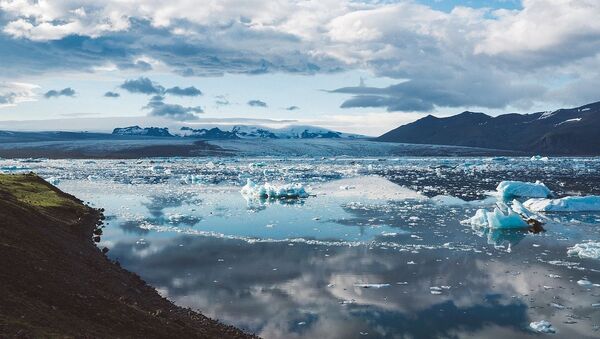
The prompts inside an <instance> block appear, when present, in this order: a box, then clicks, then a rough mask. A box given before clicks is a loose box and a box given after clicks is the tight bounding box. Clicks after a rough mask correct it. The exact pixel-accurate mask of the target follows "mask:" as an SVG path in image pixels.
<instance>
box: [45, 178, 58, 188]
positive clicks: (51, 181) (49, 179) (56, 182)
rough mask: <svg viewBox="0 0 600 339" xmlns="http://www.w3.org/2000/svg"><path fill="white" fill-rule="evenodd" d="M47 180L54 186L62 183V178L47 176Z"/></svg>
mask: <svg viewBox="0 0 600 339" xmlns="http://www.w3.org/2000/svg"><path fill="white" fill-rule="evenodd" d="M46 181H47V182H48V183H50V184H52V185H54V186H56V185H58V184H59V183H60V179H59V178H57V177H48V178H46Z"/></svg>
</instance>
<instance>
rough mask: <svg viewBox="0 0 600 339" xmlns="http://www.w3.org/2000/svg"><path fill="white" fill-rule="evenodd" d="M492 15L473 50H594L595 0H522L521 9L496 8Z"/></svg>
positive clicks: (599, 31) (599, 8)
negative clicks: (566, 48)
mask: <svg viewBox="0 0 600 339" xmlns="http://www.w3.org/2000/svg"><path fill="white" fill-rule="evenodd" d="M494 14H495V15H496V16H497V20H488V21H487V27H486V29H485V30H484V31H483V37H482V38H483V39H482V40H481V41H480V42H479V43H478V44H477V45H476V46H475V53H482V54H488V55H501V54H509V55H517V56H521V57H527V55H528V54H529V55H531V54H533V53H546V52H547V53H552V54H553V53H554V52H553V51H552V49H561V48H565V47H570V48H573V47H575V48H577V49H582V50H581V51H580V53H582V56H586V55H589V54H597V52H598V46H599V45H598V43H599V42H600V20H598V18H599V17H600V2H599V1H597V0H524V1H523V10H513V11H509V10H497V11H495V12H494ZM580 43H581V44H584V45H586V46H580V45H579V44H580ZM565 52H567V51H565ZM572 52H573V51H572V50H571V51H570V53H572Z"/></svg>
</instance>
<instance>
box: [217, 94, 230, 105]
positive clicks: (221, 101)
mask: <svg viewBox="0 0 600 339" xmlns="http://www.w3.org/2000/svg"><path fill="white" fill-rule="evenodd" d="M215 98H216V99H217V100H215V104H216V105H217V106H227V105H229V104H230V102H229V99H227V97H226V96H225V95H217V96H216V97H215Z"/></svg>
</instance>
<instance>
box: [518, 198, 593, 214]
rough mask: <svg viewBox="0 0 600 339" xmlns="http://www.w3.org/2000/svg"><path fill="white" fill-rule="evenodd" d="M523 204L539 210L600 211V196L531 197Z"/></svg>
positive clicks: (533, 209)
mask: <svg viewBox="0 0 600 339" xmlns="http://www.w3.org/2000/svg"><path fill="white" fill-rule="evenodd" d="M523 205H524V206H525V207H527V208H528V209H530V210H532V211H537V212H593V211H600V196H598V195H589V196H584V197H565V198H561V199H529V200H527V201H525V202H524V203H523Z"/></svg>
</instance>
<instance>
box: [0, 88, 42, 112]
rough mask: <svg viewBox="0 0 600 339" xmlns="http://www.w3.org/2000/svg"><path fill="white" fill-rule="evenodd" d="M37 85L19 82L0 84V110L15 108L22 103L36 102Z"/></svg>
mask: <svg viewBox="0 0 600 339" xmlns="http://www.w3.org/2000/svg"><path fill="white" fill-rule="evenodd" d="M37 88H39V86H37V85H33V84H27V83H19V82H0V108H2V107H11V106H15V105H17V104H19V103H22V102H27V101H36V100H37V99H36V96H37V95H36V93H35V90H36V89H37Z"/></svg>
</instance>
